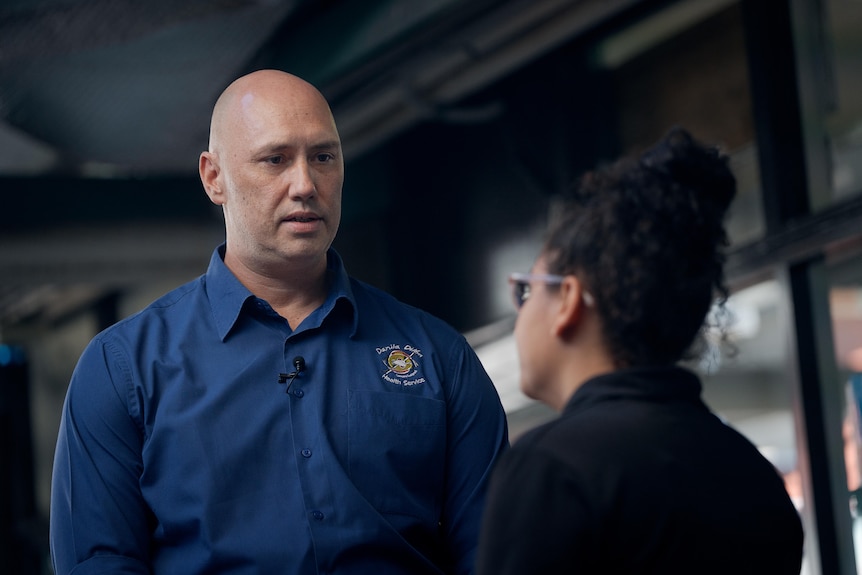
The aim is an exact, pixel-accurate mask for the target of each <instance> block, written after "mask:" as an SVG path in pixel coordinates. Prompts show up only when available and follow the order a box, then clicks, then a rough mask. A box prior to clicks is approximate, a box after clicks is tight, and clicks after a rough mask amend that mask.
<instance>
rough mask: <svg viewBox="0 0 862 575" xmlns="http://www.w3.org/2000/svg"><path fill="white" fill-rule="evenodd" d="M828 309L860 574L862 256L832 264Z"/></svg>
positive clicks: (861, 518)
mask: <svg viewBox="0 0 862 575" xmlns="http://www.w3.org/2000/svg"><path fill="white" fill-rule="evenodd" d="M829 309H830V313H831V317H832V334H833V339H834V343H835V360H836V362H837V365H838V372H839V374H840V377H841V378H842V381H843V382H844V385H845V389H846V395H845V398H846V404H845V408H846V409H845V419H844V425H843V431H844V463H845V467H846V469H847V489H848V492H849V494H850V495H849V505H850V513H851V516H852V518H853V540H854V543H855V548H856V565H857V572H858V573H862V463H860V462H862V457H860V455H862V417H860V407H862V257H859V256H857V257H855V258H850V259H847V260H846V261H844V262H842V263H834V264H833V265H832V267H831V269H830V289H829Z"/></svg>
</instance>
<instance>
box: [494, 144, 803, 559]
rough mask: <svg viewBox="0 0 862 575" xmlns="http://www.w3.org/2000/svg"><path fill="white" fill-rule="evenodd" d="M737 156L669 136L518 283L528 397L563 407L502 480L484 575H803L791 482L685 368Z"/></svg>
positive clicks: (589, 191) (551, 237)
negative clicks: (706, 397)
mask: <svg viewBox="0 0 862 575" xmlns="http://www.w3.org/2000/svg"><path fill="white" fill-rule="evenodd" d="M735 193H736V182H735V179H734V177H733V175H732V173H731V171H730V169H729V167H728V165H727V158H726V157H725V156H722V155H721V154H719V152H718V151H717V150H715V149H712V148H709V147H705V146H703V145H701V144H699V143H698V142H696V141H695V140H694V139H693V138H692V137H691V136H690V135H689V133H688V132H686V131H685V130H683V129H681V128H675V129H673V130H671V131H670V132H669V133H668V135H667V136H666V137H665V138H664V139H663V140H661V141H660V142H659V143H658V144H656V145H655V146H654V147H652V148H650V149H649V150H647V151H646V152H644V153H643V154H642V155H641V156H639V157H631V158H624V159H621V160H619V161H618V162H616V163H615V164H613V165H611V166H608V167H605V168H602V169H599V170H596V171H594V172H591V173H588V174H586V175H585V176H583V177H582V178H581V180H580V181H579V182H578V185H577V186H576V187H575V188H574V189H573V190H572V191H571V192H570V193H569V195H568V196H567V197H566V198H565V201H564V205H565V209H564V210H563V213H562V214H561V215H560V216H559V217H557V218H556V219H555V221H554V222H552V224H551V226H550V229H549V232H548V235H547V239H546V241H545V244H544V246H543V248H542V250H541V253H540V255H539V257H538V259H537V260H536V262H535V265H534V266H533V269H532V271H531V273H529V274H513V276H512V278H511V280H510V281H511V283H512V286H513V293H514V298H515V303H516V305H517V307H518V308H519V312H518V320H517V323H516V325H515V339H516V342H517V346H518V356H519V360H520V366H521V388H522V390H523V391H524V392H525V393H526V394H527V395H528V396H530V397H533V398H535V399H538V400H540V401H542V402H544V403H546V404H548V405H549V406H551V407H553V408H554V409H556V410H557V411H560V412H561V415H560V417H559V418H558V419H555V420H554V421H551V422H549V423H547V424H545V425H543V426H540V427H538V428H536V429H534V430H532V431H530V432H528V433H527V434H525V435H524V436H522V437H521V438H520V440H518V441H517V442H516V443H515V445H513V447H512V448H511V450H510V451H509V452H508V453H507V454H505V455H504V456H503V458H502V459H501V460H500V462H499V464H498V465H497V467H496V468H495V470H494V473H493V476H492V481H491V486H490V491H489V499H488V502H487V507H486V511H485V516H484V523H483V532H482V535H481V538H480V550H479V555H478V563H477V570H478V573H479V574H480V575H491V574H493V575H507V574H515V573H517V574H531V575H539V574H546V573H578V574H589V573H602V574H607V573H614V574H621V573H638V574H647V573H654V574H663V575H666V574H675V573H686V574H695V573H696V574H700V575H703V574H712V573H715V574H722V575H727V574H729V573H734V574H739V573H752V574H754V573H757V574H762V573H771V574H785V573H799V571H800V566H801V560H802V546H803V533H802V524H801V521H800V518H799V515H798V513H797V511H796V509H795V508H794V506H793V504H792V502H791V500H790V498H789V497H788V495H787V492H786V490H785V488H784V484H783V481H782V478H781V477H780V475H779V474H778V472H777V471H776V469H775V468H774V467H773V466H772V464H771V463H770V462H769V461H768V460H766V459H765V458H764V457H763V456H762V455H761V454H760V453H759V451H758V450H757V448H756V447H755V446H754V445H753V444H752V443H751V442H750V441H748V440H747V439H746V438H745V437H743V436H742V435H741V434H739V433H738V432H736V431H735V430H734V429H732V428H731V427H729V426H728V425H727V424H725V423H724V422H723V421H722V420H721V419H719V418H718V417H717V416H716V415H715V414H713V413H712V412H711V411H710V409H709V408H708V407H707V405H706V404H705V403H704V402H703V400H702V399H701V383H700V381H699V379H698V377H697V376H696V375H695V374H694V373H693V372H691V371H688V370H687V369H685V368H683V367H680V366H679V362H680V360H682V359H686V358H689V357H690V353H691V351H692V349H693V348H694V347H696V346H695V344H696V342H697V341H698V340H699V337H698V336H699V334H701V332H702V329H703V327H704V325H705V319H706V316H707V313H708V312H709V310H710V307H711V306H712V304H713V301H714V300H715V299H716V297H718V298H719V301H721V302H722V303H723V301H724V299H725V298H726V296H727V289H726V287H725V285H724V275H723V264H724V255H723V253H722V250H723V248H724V247H726V245H727V243H728V241H727V235H726V232H725V229H724V225H723V220H724V216H725V214H726V212H727V209H728V207H729V205H730V203H731V201H732V199H733V197H734V195H735Z"/></svg>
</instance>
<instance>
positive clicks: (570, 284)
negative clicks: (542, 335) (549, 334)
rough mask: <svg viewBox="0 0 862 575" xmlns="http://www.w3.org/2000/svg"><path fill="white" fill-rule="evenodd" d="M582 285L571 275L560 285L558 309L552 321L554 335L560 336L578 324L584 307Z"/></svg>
mask: <svg viewBox="0 0 862 575" xmlns="http://www.w3.org/2000/svg"><path fill="white" fill-rule="evenodd" d="M585 296H586V294H585V293H584V284H582V283H581V281H580V280H579V279H578V278H577V277H576V276H573V275H568V276H566V277H565V278H564V279H563V282H562V283H561V284H560V307H559V308H558V309H557V315H556V320H555V321H554V334H555V335H557V336H562V335H564V334H566V333H569V332H570V331H571V330H573V329H575V328H576V327H577V325H578V324H579V323H580V320H581V317H582V315H583V313H584V308H585V307H586V301H585Z"/></svg>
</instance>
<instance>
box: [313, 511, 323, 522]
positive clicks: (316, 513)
mask: <svg viewBox="0 0 862 575" xmlns="http://www.w3.org/2000/svg"><path fill="white" fill-rule="evenodd" d="M311 516H312V517H314V519H315V520H316V521H323V517H324V515H323V512H322V511H312V512H311Z"/></svg>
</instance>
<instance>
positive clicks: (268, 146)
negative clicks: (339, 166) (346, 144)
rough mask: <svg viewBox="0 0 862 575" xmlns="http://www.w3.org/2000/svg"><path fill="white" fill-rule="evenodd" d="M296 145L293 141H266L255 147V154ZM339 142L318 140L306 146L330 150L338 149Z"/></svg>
mask: <svg viewBox="0 0 862 575" xmlns="http://www.w3.org/2000/svg"><path fill="white" fill-rule="evenodd" d="M298 147H299V146H297V145H296V144H294V143H291V142H286V141H272V142H267V143H265V144H261V145H260V146H258V147H257V148H256V153H257V154H268V153H272V152H278V151H282V150H292V149H296V148H298ZM340 148H341V142H339V141H338V140H323V141H320V142H316V143H312V144H310V145H309V146H308V149H310V150H332V149H340Z"/></svg>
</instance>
